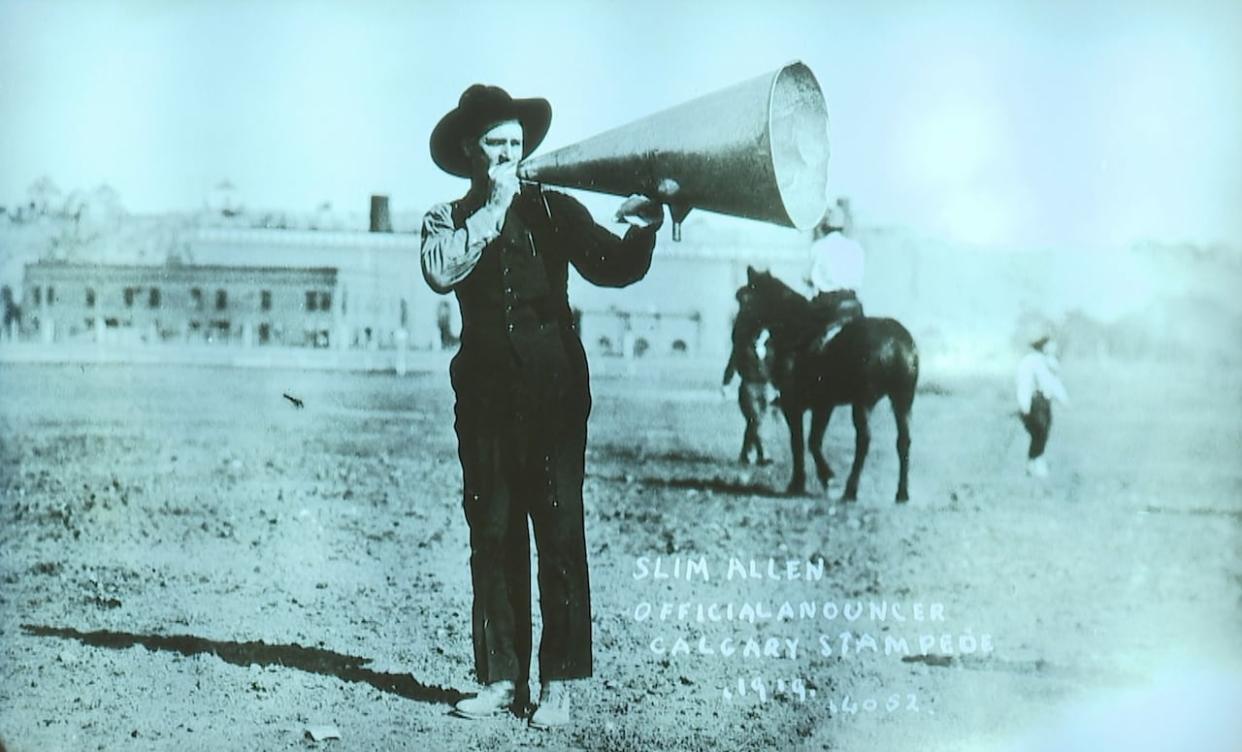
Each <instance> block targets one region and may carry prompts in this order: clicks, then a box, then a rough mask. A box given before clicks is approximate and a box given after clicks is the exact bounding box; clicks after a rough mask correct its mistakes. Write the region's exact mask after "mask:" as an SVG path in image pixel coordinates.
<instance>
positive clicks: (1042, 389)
mask: <svg viewBox="0 0 1242 752" xmlns="http://www.w3.org/2000/svg"><path fill="white" fill-rule="evenodd" d="M1056 354H1057V343H1056V341H1055V340H1053V339H1052V338H1051V337H1048V336H1045V337H1040V338H1039V339H1037V340H1035V341H1034V342H1032V343H1031V352H1029V353H1027V354H1026V355H1025V356H1024V357H1023V358H1022V360H1021V361H1020V362H1019V363H1018V373H1017V378H1016V385H1017V396H1018V410H1019V412H1020V415H1021V418H1022V425H1023V426H1025V427H1026V432H1027V433H1029V434H1030V435H1031V448H1030V451H1029V452H1028V453H1027V462H1026V474H1027V475H1033V476H1035V477H1037V478H1045V477H1047V476H1048V462H1047V460H1045V459H1044V448H1045V447H1046V446H1047V444H1048V433H1049V431H1050V430H1051V429H1052V403H1051V402H1050V401H1049V398H1052V399H1055V400H1056V401H1058V402H1060V403H1061V404H1063V405H1065V404H1069V393H1068V392H1066V391H1065V385H1064V384H1062V383H1061V379H1060V378H1059V377H1058V376H1057V370H1058V368H1059V366H1058V363H1057V358H1056Z"/></svg>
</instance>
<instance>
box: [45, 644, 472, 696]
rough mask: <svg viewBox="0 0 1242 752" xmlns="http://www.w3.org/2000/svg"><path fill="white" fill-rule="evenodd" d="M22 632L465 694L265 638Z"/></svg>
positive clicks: (407, 691) (405, 691) (392, 689)
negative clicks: (271, 642)
mask: <svg viewBox="0 0 1242 752" xmlns="http://www.w3.org/2000/svg"><path fill="white" fill-rule="evenodd" d="M22 630H23V631H25V632H26V633H27V634H31V635H34V636H36V637H60V638H62V639H70V640H77V641H79V642H81V643H82V644H84V645H90V646H92V647H99V648H111V649H113V650H124V649H126V648H131V647H133V646H135V645H142V646H143V647H145V648H146V649H147V650H152V651H165V652H171V653H180V654H181V655H184V656H193V655H199V654H209V655H214V656H216V657H217V658H219V659H220V660H222V661H225V662H227V663H232V664H234V665H237V666H250V665H251V664H258V665H260V666H273V665H275V666H284V667H285V668H296V669H299V670H301V671H307V672H309V673H313V674H323V675H325V676H335V677H336V678H338V679H341V680H342V681H347V682H359V683H362V684H370V685H371V686H372V687H375V688H376V689H378V690H380V691H382V692H389V693H392V694H394V695H399V696H401V697H405V698H407V699H410V700H417V701H419V702H428V703H437V704H446V705H452V704H455V703H456V702H457V701H458V700H460V699H462V698H463V697H465V695H464V694H462V693H461V692H458V691H457V690H454V689H445V688H443V687H429V686H427V685H426V684H422V683H421V682H419V681H418V680H417V679H415V678H414V677H413V676H410V675H409V674H385V673H380V672H378V671H372V670H371V669H368V668H364V667H365V666H366V664H368V663H370V662H371V661H370V659H368V658H358V657H356V656H352V655H342V654H341V653H334V652H332V651H331V650H323V649H321V648H308V647H303V646H301V645H268V644H267V643H265V642H262V641H258V642H220V641H217V640H208V639H205V638H202V637H193V636H190V635H140V634H130V633H127V632H109V631H104V630H100V631H97V632H80V631H78V630H76V629H71V628H67V627H44V626H36V625H31V624H23V625H22Z"/></svg>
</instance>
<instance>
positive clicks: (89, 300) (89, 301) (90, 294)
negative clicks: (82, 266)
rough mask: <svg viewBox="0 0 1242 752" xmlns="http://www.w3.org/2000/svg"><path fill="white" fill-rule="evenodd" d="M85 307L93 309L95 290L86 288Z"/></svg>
mask: <svg viewBox="0 0 1242 752" xmlns="http://www.w3.org/2000/svg"><path fill="white" fill-rule="evenodd" d="M86 307H87V308H94V307H95V288H93V287H88V288H86Z"/></svg>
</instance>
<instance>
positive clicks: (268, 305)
mask: <svg viewBox="0 0 1242 752" xmlns="http://www.w3.org/2000/svg"><path fill="white" fill-rule="evenodd" d="M259 308H261V309H263V310H264V311H270V310H272V291H271V290H260V291H259Z"/></svg>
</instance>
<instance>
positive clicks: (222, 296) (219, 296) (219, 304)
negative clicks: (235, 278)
mask: <svg viewBox="0 0 1242 752" xmlns="http://www.w3.org/2000/svg"><path fill="white" fill-rule="evenodd" d="M228 307H229V294H228V293H227V292H225V291H224V290H216V310H217V311H223V310H224V309H225V308H228Z"/></svg>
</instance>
